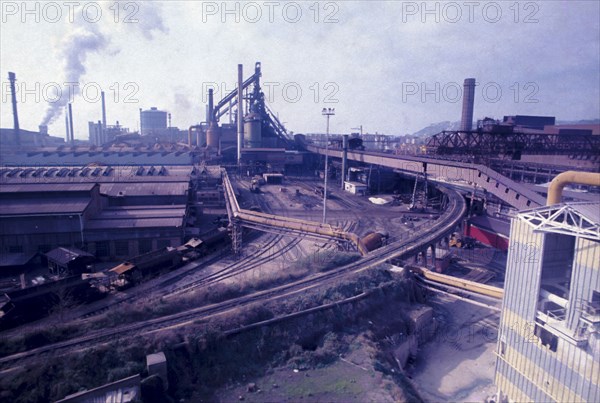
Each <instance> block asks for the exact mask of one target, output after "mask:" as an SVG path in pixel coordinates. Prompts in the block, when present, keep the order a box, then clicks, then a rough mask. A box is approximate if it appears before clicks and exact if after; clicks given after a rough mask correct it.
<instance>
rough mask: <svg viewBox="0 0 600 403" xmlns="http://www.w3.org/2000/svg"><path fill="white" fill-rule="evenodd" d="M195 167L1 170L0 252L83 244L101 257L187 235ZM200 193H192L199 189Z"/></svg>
mask: <svg viewBox="0 0 600 403" xmlns="http://www.w3.org/2000/svg"><path fill="white" fill-rule="evenodd" d="M194 172H195V170H194V168H193V167H192V166H169V167H165V166H156V167H155V166H98V165H91V166H83V167H70V166H46V167H2V168H0V211H1V213H0V229H1V234H0V240H1V249H0V254H1V255H6V254H12V255H11V256H13V259H14V258H15V255H14V254H17V255H18V254H23V255H29V254H31V253H37V252H40V253H47V252H49V251H50V250H52V249H55V248H60V247H64V248H78V249H80V250H81V251H82V252H84V253H85V252H87V253H90V254H92V255H94V256H95V257H97V258H99V259H101V260H112V259H116V258H124V257H125V258H126V257H128V256H132V255H137V254H141V253H147V252H149V251H152V250H155V249H159V248H163V247H165V246H171V245H174V246H175V245H178V244H180V243H181V242H182V241H183V238H184V236H185V228H186V225H187V223H188V205H189V203H188V202H189V200H188V197H189V195H190V191H189V189H190V183H191V182H192V177H193V176H195V175H193V174H194ZM192 194H193V193H192Z"/></svg>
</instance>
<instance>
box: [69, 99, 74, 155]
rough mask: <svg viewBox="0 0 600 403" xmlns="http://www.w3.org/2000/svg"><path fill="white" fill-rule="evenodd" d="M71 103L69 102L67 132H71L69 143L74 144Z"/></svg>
mask: <svg viewBox="0 0 600 403" xmlns="http://www.w3.org/2000/svg"><path fill="white" fill-rule="evenodd" d="M72 105H73V104H71V103H69V133H70V134H71V139H70V140H71V145H75V135H74V132H73V107H72Z"/></svg>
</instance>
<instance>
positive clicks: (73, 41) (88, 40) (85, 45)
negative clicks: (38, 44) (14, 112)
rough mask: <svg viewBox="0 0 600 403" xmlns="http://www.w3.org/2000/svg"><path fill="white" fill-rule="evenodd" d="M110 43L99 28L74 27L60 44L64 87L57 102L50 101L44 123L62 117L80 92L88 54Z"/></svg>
mask: <svg viewBox="0 0 600 403" xmlns="http://www.w3.org/2000/svg"><path fill="white" fill-rule="evenodd" d="M107 43H108V41H107V39H106V37H105V36H104V35H103V34H102V33H100V32H99V31H97V30H93V29H91V28H86V27H77V28H75V29H73V30H72V31H71V32H70V33H69V34H68V35H67V36H66V37H65V38H64V39H63V40H62V41H61V43H60V45H59V51H58V54H59V57H60V58H61V59H62V60H63V62H64V67H63V72H64V81H63V82H64V83H65V85H64V87H63V88H62V91H61V93H60V97H58V95H59V94H55V95H56V98H58V99H57V100H56V101H55V102H49V103H48V109H47V110H46V115H45V116H44V119H43V120H42V123H41V124H42V125H49V124H52V123H53V122H54V121H55V120H56V119H58V118H59V117H60V113H61V111H62V110H63V108H64V107H65V106H66V105H67V103H68V102H69V100H70V98H72V97H74V96H76V95H78V94H79V83H80V82H81V81H80V79H81V76H83V75H84V74H85V62H86V59H87V57H88V54H90V53H94V52H97V51H99V50H101V49H103V48H104V47H105V46H106V44H107Z"/></svg>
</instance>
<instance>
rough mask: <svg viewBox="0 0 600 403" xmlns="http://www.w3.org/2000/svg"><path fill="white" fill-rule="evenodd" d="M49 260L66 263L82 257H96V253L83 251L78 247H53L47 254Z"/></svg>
mask: <svg viewBox="0 0 600 403" xmlns="http://www.w3.org/2000/svg"><path fill="white" fill-rule="evenodd" d="M45 255H46V257H47V258H48V260H52V261H54V262H57V263H58V264H62V265H66V264H68V263H69V262H71V261H72V260H75V259H77V258H80V257H94V255H92V254H90V253H87V252H85V251H82V250H81V249H77V248H65V247H62V246H61V247H58V248H56V249H52V250H51V251H50V252H48V253H46V254H45Z"/></svg>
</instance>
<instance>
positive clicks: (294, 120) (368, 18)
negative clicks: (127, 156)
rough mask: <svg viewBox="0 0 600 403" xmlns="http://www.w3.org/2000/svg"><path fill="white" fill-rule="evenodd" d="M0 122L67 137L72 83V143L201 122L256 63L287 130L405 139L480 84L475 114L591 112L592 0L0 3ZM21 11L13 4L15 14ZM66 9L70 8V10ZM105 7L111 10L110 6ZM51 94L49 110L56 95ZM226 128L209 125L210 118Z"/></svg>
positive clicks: (594, 70)
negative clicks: (102, 133) (470, 80)
mask: <svg viewBox="0 0 600 403" xmlns="http://www.w3.org/2000/svg"><path fill="white" fill-rule="evenodd" d="M1 4H2V24H1V28H0V30H1V31H0V46H1V48H0V51H1V55H0V60H1V61H0V74H1V77H0V78H1V82H2V104H1V105H2V110H1V121H0V126H1V127H12V110H11V106H10V97H9V93H8V80H7V76H8V72H9V71H13V72H15V73H16V75H17V79H18V82H17V88H18V90H19V91H20V94H19V97H18V102H19V118H20V123H21V127H22V128H24V129H29V130H37V127H38V125H39V124H40V123H41V122H42V121H43V120H44V119H45V118H47V119H50V120H51V121H53V122H54V123H52V124H51V125H50V133H51V134H54V135H58V136H64V133H65V122H64V114H63V108H62V105H63V104H64V103H65V102H67V101H68V99H67V96H68V95H69V93H70V92H73V88H74V86H75V84H66V85H65V83H77V84H78V86H79V88H82V89H84V90H85V91H75V95H74V97H73V102H74V103H73V111H74V116H75V117H74V123H75V137H76V138H80V139H87V137H88V129H87V122H88V121H90V120H93V121H97V120H99V119H100V118H101V109H100V102H99V95H98V94H97V89H98V88H102V89H104V90H105V91H106V95H107V110H108V112H107V115H108V116H107V117H108V123H109V124H114V123H115V121H117V120H118V121H120V123H121V124H122V125H125V126H127V127H129V128H130V129H132V130H135V129H137V128H138V125H139V112H138V111H139V108H143V109H147V108H150V107H152V106H156V107H158V108H159V109H163V110H167V111H169V112H171V113H172V119H173V120H172V122H173V125H174V126H178V127H180V128H187V127H188V126H189V125H191V124H195V123H198V122H200V121H203V120H204V119H205V113H204V112H205V103H206V96H205V95H204V93H205V92H206V91H207V89H208V87H209V86H211V85H216V86H217V88H218V91H217V92H216V96H217V100H218V99H220V97H221V95H222V93H223V91H224V90H227V91H231V90H233V89H235V82H236V79H237V64H238V63H242V64H244V73H245V74H244V75H245V76H246V77H247V76H248V75H249V74H251V73H252V71H253V69H254V63H255V62H256V61H260V62H262V70H263V77H262V81H263V83H265V87H264V91H265V93H266V95H267V99H268V101H269V105H270V107H271V109H272V110H274V111H276V112H278V113H279V116H280V119H281V120H282V121H283V122H286V123H285V125H286V127H287V128H288V130H292V131H294V132H297V133H302V132H319V131H321V132H322V131H324V130H325V119H324V117H323V116H321V109H322V108H323V107H333V108H335V109H336V115H335V116H334V117H333V118H332V120H331V130H332V132H338V133H339V132H350V131H351V128H354V127H357V126H359V125H362V126H363V128H364V131H365V132H370V133H374V132H376V131H377V132H379V133H387V134H406V133H411V132H414V131H416V130H419V129H421V128H423V127H424V126H427V125H428V124H430V123H434V122H439V121H444V120H459V119H460V112H461V105H462V104H461V102H462V101H461V96H462V94H461V87H462V83H463V80H464V79H465V78H467V77H474V78H476V79H477V82H478V86H477V89H476V98H475V118H476V119H480V118H483V117H485V116H490V117H496V118H501V117H502V116H503V115H510V114H538V115H553V116H556V117H557V118H558V119H561V120H575V119H594V118H599V117H600V105H599V100H600V55H599V52H600V28H599V21H600V2H599V1H594V0H592V1H546V0H545V1H529V2H527V1H524V2H515V1H496V2H487V1H465V2H463V1H458V2H433V1H432V2H422V1H417V2H411V1H380V2H377V1H369V2H367V1H331V2H329V1H323V2H315V1H297V2H286V1H264V2H263V1H257V2H233V1H231V2H226V3H225V2H221V1H218V2H210V1H205V2H200V1H169V2H164V3H163V2H155V1H152V2H148V1H143V2H140V1H119V2H115V1H106V2H104V1H102V2H84V1H79V2H68V1H65V2H63V1H57V2H35V1H28V2H25V3H24V2H21V1H16V2H14V1H1ZM24 4H25V5H26V6H25V7H24V6H23V5H24ZM75 4H78V5H77V6H74V5H75ZM117 10H118V12H117ZM61 87H62V89H61V90H60V92H61V93H62V95H63V99H62V100H59V101H57V102H51V103H50V104H49V102H48V101H55V100H56V99H57V97H56V90H57V89H59V88H61ZM223 120H226V118H222V121H223Z"/></svg>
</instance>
